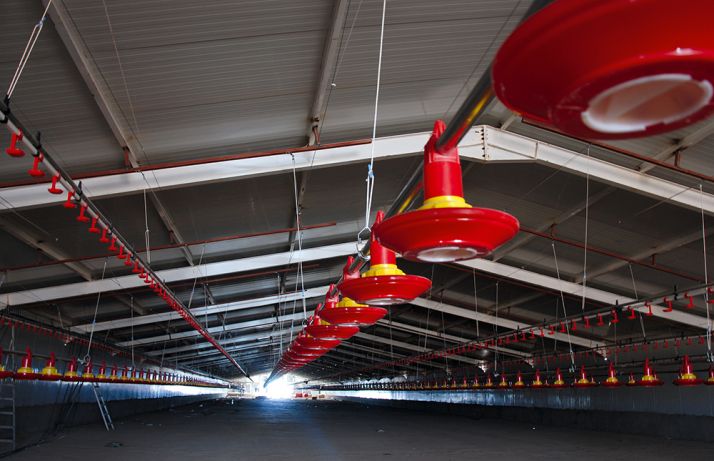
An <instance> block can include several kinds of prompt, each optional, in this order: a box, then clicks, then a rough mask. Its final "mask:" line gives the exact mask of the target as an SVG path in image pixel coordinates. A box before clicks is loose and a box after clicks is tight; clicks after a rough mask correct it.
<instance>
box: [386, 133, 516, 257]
mask: <svg viewBox="0 0 714 461" xmlns="http://www.w3.org/2000/svg"><path fill="white" fill-rule="evenodd" d="M445 129H446V125H445V124H444V122H443V121H441V120H437V121H436V123H434V131H433V132H432V134H431V138H429V141H428V142H427V144H426V146H424V204H423V205H422V207H421V208H419V209H418V210H414V211H409V212H407V213H402V214H398V215H396V216H393V217H391V218H389V219H387V220H385V221H384V222H382V223H377V224H376V225H375V226H374V228H373V233H374V234H375V235H376V238H377V240H378V241H379V243H381V244H382V245H384V246H386V247H387V248H390V249H392V250H394V251H396V252H397V253H399V254H401V255H402V256H403V257H404V258H406V259H409V260H411V261H422V262H435V263H441V262H451V261H460V260H464V259H473V258H478V257H483V256H486V255H488V254H489V253H491V252H492V251H493V250H494V249H495V248H497V247H499V246H500V245H503V244H504V243H506V242H507V241H509V240H510V239H512V238H513V237H514V236H515V235H516V233H517V232H518V229H519V223H518V220H517V219H516V218H514V217H513V216H511V215H510V214H508V213H504V212H502V211H498V210H492V209H488V208H472V207H471V205H469V204H468V203H466V201H465V200H464V191H463V183H462V179H461V164H460V162H459V152H458V149H457V148H456V147H452V148H449V149H448V150H445V151H443V152H440V151H438V150H437V148H436V141H437V140H438V139H439V137H440V136H441V134H442V133H443V132H444V130H445Z"/></svg>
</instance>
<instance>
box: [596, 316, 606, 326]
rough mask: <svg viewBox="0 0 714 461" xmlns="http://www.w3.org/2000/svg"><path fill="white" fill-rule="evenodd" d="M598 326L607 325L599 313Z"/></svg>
mask: <svg viewBox="0 0 714 461" xmlns="http://www.w3.org/2000/svg"><path fill="white" fill-rule="evenodd" d="M597 326H599V327H603V326H605V321H604V320H603V319H602V314H598V315H597Z"/></svg>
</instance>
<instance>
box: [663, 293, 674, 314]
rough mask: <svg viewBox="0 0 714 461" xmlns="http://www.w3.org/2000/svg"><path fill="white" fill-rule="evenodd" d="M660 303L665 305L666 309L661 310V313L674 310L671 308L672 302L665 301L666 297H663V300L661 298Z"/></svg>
mask: <svg viewBox="0 0 714 461" xmlns="http://www.w3.org/2000/svg"><path fill="white" fill-rule="evenodd" d="M662 302H663V303H666V304H667V308H666V309H662V312H672V311H673V310H674V309H673V308H672V301H671V300H669V299H667V297H666V296H665V297H664V298H662Z"/></svg>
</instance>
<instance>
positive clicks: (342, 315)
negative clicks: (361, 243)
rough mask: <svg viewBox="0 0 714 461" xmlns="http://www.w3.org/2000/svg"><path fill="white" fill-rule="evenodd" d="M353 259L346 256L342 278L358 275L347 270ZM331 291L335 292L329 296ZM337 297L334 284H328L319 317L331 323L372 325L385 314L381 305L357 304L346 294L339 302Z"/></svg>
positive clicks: (346, 278) (356, 277)
mask: <svg viewBox="0 0 714 461" xmlns="http://www.w3.org/2000/svg"><path fill="white" fill-rule="evenodd" d="M353 261H354V259H353V258H352V256H350V257H349V258H347V264H345V267H344V269H342V280H349V279H358V278H359V277H360V275H359V271H353V272H350V270H349V268H350V266H351V265H352V262H353ZM332 292H335V294H334V295H332V296H330V293H332ZM338 299H339V297H338V295H337V292H336V290H334V285H330V288H329V289H328V290H327V296H326V297H325V306H324V307H323V308H322V310H321V311H320V317H322V318H323V319H325V320H327V321H328V322H330V323H331V324H333V325H359V326H368V325H374V324H375V323H377V321H378V320H379V319H381V318H383V317H384V316H385V315H387V309H384V308H383V307H373V306H367V305H365V304H359V303H356V302H355V301H354V300H352V299H350V298H348V297H346V296H345V297H343V298H342V300H340V301H339V302H338Z"/></svg>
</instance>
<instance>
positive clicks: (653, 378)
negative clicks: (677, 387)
mask: <svg viewBox="0 0 714 461" xmlns="http://www.w3.org/2000/svg"><path fill="white" fill-rule="evenodd" d="M642 381H645V382H650V381H657V380H656V379H655V377H654V375H644V376H643V377H642Z"/></svg>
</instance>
